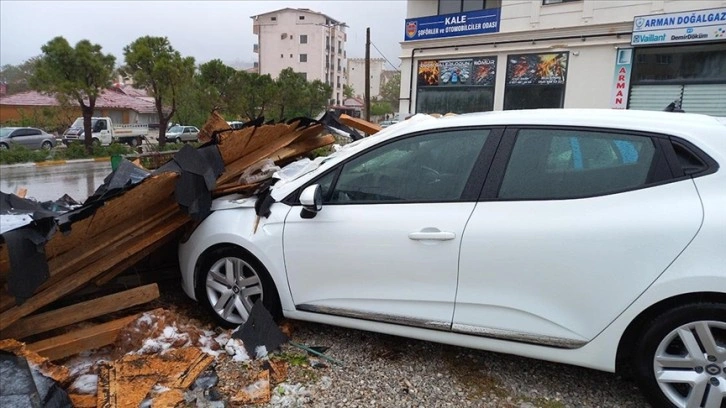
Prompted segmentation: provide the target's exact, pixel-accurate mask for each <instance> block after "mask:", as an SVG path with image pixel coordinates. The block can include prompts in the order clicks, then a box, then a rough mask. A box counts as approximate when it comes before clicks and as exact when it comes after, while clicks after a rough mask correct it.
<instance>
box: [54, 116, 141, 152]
mask: <svg viewBox="0 0 726 408" xmlns="http://www.w3.org/2000/svg"><path fill="white" fill-rule="evenodd" d="M83 126H84V125H83V118H82V117H78V118H76V120H75V121H73V124H71V127H69V128H68V129H67V130H66V131H65V132H64V133H63V143H64V144H65V145H66V146H67V145H70V144H71V143H75V142H83V141H84V140H85V130H84V129H83ZM148 134H149V125H146V124H143V125H142V124H138V123H134V124H117V123H114V122H113V120H111V118H109V117H92V118H91V140H92V141H93V143H94V144H97V145H101V146H108V145H110V144H111V143H125V144H128V145H129V146H132V147H136V146H140V145H141V144H142V143H143V142H144V140H145V139H146V136H147V135H148Z"/></svg>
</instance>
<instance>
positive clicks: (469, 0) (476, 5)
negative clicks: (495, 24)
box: [439, 0, 502, 14]
mask: <svg viewBox="0 0 726 408" xmlns="http://www.w3.org/2000/svg"><path fill="white" fill-rule="evenodd" d="M501 6H502V1H501V0H439V14H454V13H462V12H463V13H466V12H467V11H476V10H484V9H491V8H500V7H501Z"/></svg>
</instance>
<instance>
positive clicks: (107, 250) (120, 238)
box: [0, 199, 188, 330]
mask: <svg viewBox="0 0 726 408" xmlns="http://www.w3.org/2000/svg"><path fill="white" fill-rule="evenodd" d="M170 200H171V199H170ZM164 208H165V207H164V206H160V209H164ZM166 208H171V207H168V206H167V207H166ZM176 211H177V212H176V213H175V212H172V211H170V212H160V214H161V216H160V217H159V218H155V219H152V220H150V222H149V223H145V224H141V225H132V226H131V227H132V229H134V231H132V232H128V231H126V232H125V233H124V234H123V235H111V236H110V237H108V238H105V237H98V238H97V239H96V240H95V241H96V242H97V243H100V244H102V245H99V248H98V249H99V251H95V252H90V253H84V252H83V251H82V250H80V249H79V251H80V253H79V254H78V255H77V257H78V259H75V260H71V261H69V262H68V264H67V265H68V266H66V265H62V266H61V268H59V269H58V270H56V269H51V276H50V278H49V279H48V280H47V281H45V282H44V283H43V284H42V285H41V286H40V287H39V288H38V289H37V290H36V291H35V293H36V294H35V295H33V296H32V297H31V299H33V298H34V297H35V296H36V295H37V294H38V293H41V292H43V291H46V290H53V288H56V287H57V286H58V285H59V284H60V283H62V282H64V281H65V280H67V279H69V277H70V276H71V275H74V274H76V273H77V272H78V271H79V270H83V269H84V268H88V267H93V265H94V263H96V262H105V261H106V260H108V259H115V258H113V257H114V256H115V254H116V253H117V252H118V248H119V247H121V246H123V245H126V244H127V243H129V242H131V241H134V240H137V239H139V237H143V236H144V235H146V234H148V233H149V232H150V231H152V230H154V229H155V228H158V227H159V226H160V225H163V224H164V223H166V222H167V221H168V220H169V219H170V218H171V217H173V216H177V217H178V216H179V214H181V212H179V211H178V210H176ZM187 219H188V218H187ZM112 232H113V231H112ZM81 249H82V248H81ZM119 262H120V261H119ZM51 263H52V262H51ZM14 304H15V298H14V297H13V296H12V295H10V294H9V293H8V292H7V291H5V290H3V291H0V318H2V316H4V315H3V313H5V312H7V311H8V310H9V309H10V308H11V307H13V305H14ZM41 307H42V306H41ZM3 328H4V327H2V322H0V330H3Z"/></svg>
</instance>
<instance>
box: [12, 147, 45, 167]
mask: <svg viewBox="0 0 726 408" xmlns="http://www.w3.org/2000/svg"><path fill="white" fill-rule="evenodd" d="M48 156H49V153H48V151H46V150H30V149H28V148H26V147H24V146H13V147H12V148H10V149H8V150H0V163H1V164H15V163H27V162H36V163H37V162H42V161H45V160H47V159H48Z"/></svg>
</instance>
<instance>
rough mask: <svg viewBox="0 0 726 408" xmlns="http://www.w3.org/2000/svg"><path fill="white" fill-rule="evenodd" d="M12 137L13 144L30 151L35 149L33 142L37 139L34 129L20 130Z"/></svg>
mask: <svg viewBox="0 0 726 408" xmlns="http://www.w3.org/2000/svg"><path fill="white" fill-rule="evenodd" d="M10 137H11V138H12V139H11V140H12V141H13V143H15V144H17V145H20V146H23V147H27V148H28V149H32V148H33V142H34V139H35V138H34V137H33V129H18V130H16V131H14V132H13V134H12V135H11V136H10Z"/></svg>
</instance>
